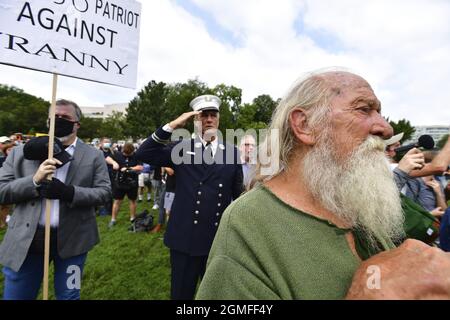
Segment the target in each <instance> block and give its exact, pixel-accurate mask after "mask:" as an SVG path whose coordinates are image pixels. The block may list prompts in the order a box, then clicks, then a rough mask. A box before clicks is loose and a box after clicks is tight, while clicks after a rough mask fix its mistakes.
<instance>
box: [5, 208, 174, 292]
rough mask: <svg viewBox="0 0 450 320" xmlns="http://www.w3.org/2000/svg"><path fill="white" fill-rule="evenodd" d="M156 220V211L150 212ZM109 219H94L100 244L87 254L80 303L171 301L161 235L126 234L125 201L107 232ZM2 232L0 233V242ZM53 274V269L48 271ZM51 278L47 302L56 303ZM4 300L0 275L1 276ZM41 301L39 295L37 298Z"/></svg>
mask: <svg viewBox="0 0 450 320" xmlns="http://www.w3.org/2000/svg"><path fill="white" fill-rule="evenodd" d="M152 205H153V203H151V204H148V203H147V202H146V201H143V202H141V203H138V210H137V212H138V213H139V212H141V211H142V210H143V209H146V208H147V209H151V206H152ZM150 211H151V212H152V214H153V217H154V218H155V219H154V221H155V223H156V222H157V220H158V212H157V210H150ZM110 217H111V216H101V217H97V223H98V228H99V232H100V243H99V244H98V245H97V246H95V247H94V249H93V250H91V251H90V252H89V254H88V258H87V261H86V265H85V268H84V273H83V279H82V284H81V299H83V300H102V299H121V300H122V299H124V300H161V299H169V298H170V262H169V250H168V248H166V247H165V246H164V244H163V240H162V239H163V233H157V234H149V233H143V232H140V233H132V232H129V231H128V227H129V226H130V223H129V209H128V201H127V200H125V201H124V202H123V203H122V207H121V210H120V214H119V217H118V222H117V224H116V225H115V226H114V227H113V228H112V229H108V223H109V220H110ZM4 234H5V231H4V230H2V231H0V240H2V239H3V236H4ZM50 271H51V274H52V272H53V271H52V267H51V269H50ZM52 280H53V279H52V276H51V277H50V285H49V299H51V300H53V299H55V296H54V292H53V281H52ZM0 293H1V297H3V273H0ZM39 298H40V299H42V298H41V295H40V297H39Z"/></svg>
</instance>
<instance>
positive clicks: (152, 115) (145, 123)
mask: <svg viewBox="0 0 450 320" xmlns="http://www.w3.org/2000/svg"><path fill="white" fill-rule="evenodd" d="M168 92H169V88H168V86H167V85H166V84H165V83H164V82H156V81H154V80H152V81H150V82H149V83H148V84H147V85H146V86H145V87H144V88H143V89H142V90H141V91H140V92H139V93H138V96H137V97H135V98H134V99H133V100H131V102H130V104H129V105H128V108H127V115H126V122H127V126H126V128H124V129H125V130H124V131H125V132H124V134H125V135H127V136H130V137H132V138H134V139H136V138H143V137H147V136H149V135H150V134H151V133H152V132H153V131H155V130H156V129H157V128H158V127H159V126H161V125H163V124H164V122H165V119H164V113H165V110H164V109H165V108H166V104H165V102H166V99H167V94H168Z"/></svg>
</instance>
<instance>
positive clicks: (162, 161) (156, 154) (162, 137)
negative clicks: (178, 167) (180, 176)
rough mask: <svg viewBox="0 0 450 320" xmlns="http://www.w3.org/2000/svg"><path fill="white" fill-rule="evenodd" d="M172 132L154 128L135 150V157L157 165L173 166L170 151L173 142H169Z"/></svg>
mask: <svg viewBox="0 0 450 320" xmlns="http://www.w3.org/2000/svg"><path fill="white" fill-rule="evenodd" d="M171 136H172V133H170V132H167V131H164V130H163V129H162V127H161V128H159V129H158V130H156V131H155V132H154V133H153V134H152V135H151V136H149V137H148V138H147V140H145V141H144V143H143V144H142V145H141V146H140V147H139V149H138V150H137V151H136V158H137V159H138V160H141V161H142V162H144V163H148V164H150V165H153V166H158V167H173V162H172V159H171V153H172V148H173V144H170V145H167V144H168V143H169V142H170V137H171Z"/></svg>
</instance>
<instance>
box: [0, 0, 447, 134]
mask: <svg viewBox="0 0 450 320" xmlns="http://www.w3.org/2000/svg"><path fill="white" fill-rule="evenodd" d="M1 1H2V0H0V2H1ZM140 2H141V3H142V20H141V37H140V52H139V64H138V81H137V89H136V90H132V89H124V88H118V87H114V86H110V85H105V84H97V83H94V82H88V81H81V80H76V79H70V78H67V77H60V81H59V88H58V97H65V98H70V99H73V100H76V101H78V102H79V103H80V104H81V105H88V106H102V105H104V104H109V103H119V102H128V101H129V100H131V99H132V98H133V97H134V96H135V94H136V92H137V91H138V90H140V89H141V88H142V87H143V86H144V85H145V84H146V83H147V82H148V81H150V80H156V81H164V82H169V83H173V82H185V81H187V80H188V79H193V78H198V79H199V80H201V81H204V82H206V83H207V84H208V85H210V86H214V85H216V84H219V83H225V84H228V85H235V86H237V87H240V88H242V89H243V100H244V102H250V101H251V100H252V99H253V98H255V97H256V96H258V95H260V94H270V95H271V96H272V97H273V98H274V99H276V98H278V97H282V96H283V95H284V94H285V93H286V91H287V89H288V88H289V87H290V86H291V84H292V83H293V82H294V81H295V80H296V79H297V78H298V77H299V76H301V75H302V73H303V72H306V71H311V70H315V69H319V68H323V67H327V66H343V67H346V68H349V69H351V70H352V71H354V72H356V73H359V74H360V75H362V76H363V77H364V78H366V79H367V80H368V81H369V83H371V85H372V87H373V88H374V90H375V93H376V94H377V96H378V98H379V99H380V100H381V102H382V108H383V111H382V112H383V114H384V115H385V116H389V118H390V119H392V120H399V119H402V118H407V119H408V120H410V121H411V122H412V124H413V125H432V124H441V125H450V103H449V101H450V19H449V17H450V1H448V0H405V1H402V0H364V1H360V0H339V1H335V0H311V1H308V0H141V1H140ZM0 83H3V84H7V85H13V86H16V87H19V88H22V89H24V90H25V91H27V92H29V93H31V94H34V95H37V96H40V97H42V98H45V99H47V100H50V97H51V75H50V74H46V73H40V72H34V71H29V70H23V69H19V68H13V67H9V66H3V65H0Z"/></svg>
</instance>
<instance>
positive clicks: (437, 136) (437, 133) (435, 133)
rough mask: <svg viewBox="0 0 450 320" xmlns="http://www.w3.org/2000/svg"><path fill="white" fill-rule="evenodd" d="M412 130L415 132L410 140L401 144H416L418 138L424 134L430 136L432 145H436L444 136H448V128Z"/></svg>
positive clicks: (430, 127)
mask: <svg viewBox="0 0 450 320" xmlns="http://www.w3.org/2000/svg"><path fill="white" fill-rule="evenodd" d="M414 129H416V131H415V132H414V134H413V136H412V137H411V140H409V141H405V142H404V143H403V144H408V143H412V142H417V140H418V139H419V137H420V136H421V135H424V134H428V135H430V136H432V137H433V139H434V143H435V144H437V143H438V142H439V140H441V138H442V137H443V136H444V135H446V134H450V126H416V127H414Z"/></svg>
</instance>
